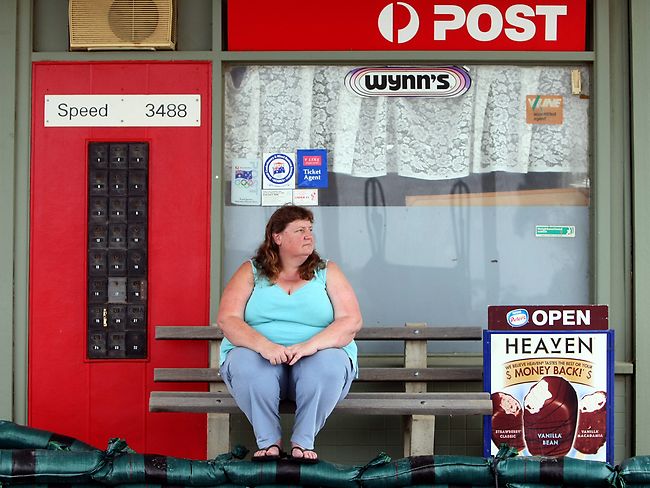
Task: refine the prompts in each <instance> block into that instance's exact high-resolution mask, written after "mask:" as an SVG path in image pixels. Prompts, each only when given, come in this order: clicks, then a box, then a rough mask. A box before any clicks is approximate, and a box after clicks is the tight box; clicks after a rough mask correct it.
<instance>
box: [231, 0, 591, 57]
mask: <svg viewBox="0 0 650 488" xmlns="http://www.w3.org/2000/svg"><path fill="white" fill-rule="evenodd" d="M585 30H586V0H542V1H540V0H486V1H484V2H475V1H473V0H405V1H391V0H367V1H363V2H349V1H346V0H330V1H328V2H326V3H322V2H304V1H302V0H281V1H277V2H268V1H266V0H249V1H244V0H239V1H236V2H229V3H228V49H229V50H231V51H276V50H277V51H348V50H358V51H364V50H368V51H373V50H421V51H443V50H445V51H583V50H584V49H585Z"/></svg>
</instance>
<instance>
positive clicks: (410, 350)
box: [154, 323, 483, 383]
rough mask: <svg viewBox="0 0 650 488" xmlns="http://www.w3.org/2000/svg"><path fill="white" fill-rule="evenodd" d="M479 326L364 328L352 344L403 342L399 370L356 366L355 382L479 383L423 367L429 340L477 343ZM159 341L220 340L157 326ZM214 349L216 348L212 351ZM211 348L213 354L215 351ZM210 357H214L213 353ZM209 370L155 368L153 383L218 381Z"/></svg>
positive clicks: (477, 371) (208, 333) (474, 376)
mask: <svg viewBox="0 0 650 488" xmlns="http://www.w3.org/2000/svg"><path fill="white" fill-rule="evenodd" d="M482 337H483V330H482V329H481V328H480V327H427V326H426V324H421V323H417V324H406V326H401V327H396V326H382V327H365V328H362V329H361V330H360V331H359V332H358V333H357V335H356V337H355V340H356V341H404V365H403V367H380V368H375V367H365V366H363V365H362V366H360V368H359V378H358V380H357V381H367V382H407V383H408V382H428V381H481V379H482V378H483V368H482V367H481V366H452V367H435V368H430V367H427V343H428V342H429V341H433V342H440V341H481V340H482ZM156 339H159V340H210V341H216V342H217V343H218V341H221V339H223V333H222V332H221V329H219V328H218V327H216V326H157V327H156ZM215 349H216V348H215ZM215 349H213V351H215ZM213 355H214V354H213ZM211 363H212V366H213V367H211V368H156V370H155V371H154V380H155V381H178V382H184V381H185V382H187V381H191V382H195V381H198V382H218V381H221V378H220V376H219V371H218V369H217V368H216V364H215V363H214V361H211Z"/></svg>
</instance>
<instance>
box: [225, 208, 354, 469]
mask: <svg viewBox="0 0 650 488" xmlns="http://www.w3.org/2000/svg"><path fill="white" fill-rule="evenodd" d="M313 221H314V216H313V214H312V212H311V211H310V210H308V209H306V208H303V207H298V206H293V205H288V206H284V207H281V208H279V209H278V210H276V211H275V212H274V213H273V215H272V216H271V218H270V219H269V221H268V223H267V225H266V232H265V237H264V242H263V243H262V244H261V245H260V247H259V248H258V250H257V253H256V255H255V257H254V258H253V259H251V260H250V261H247V262H245V263H243V264H242V265H241V266H240V267H239V269H238V270H237V271H236V272H235V274H234V275H233V277H232V278H231V279H230V282H229V283H228V285H227V286H226V288H225V290H224V293H223V296H222V298H221V304H220V306H219V313H218V316H217V325H218V326H219V327H220V328H221V330H222V331H223V334H224V336H225V339H224V340H223V342H222V344H221V361H222V363H221V377H222V378H223V380H224V382H225V384H226V386H227V387H228V390H229V391H230V393H231V394H232V396H233V397H234V399H235V401H236V402H237V405H238V406H239V408H240V409H241V410H242V411H243V412H244V414H245V415H246V417H247V418H248V420H249V421H250V422H251V424H252V426H253V430H254V432H255V437H256V442H257V446H258V448H259V450H258V451H256V452H255V453H254V455H253V458H252V459H253V461H269V460H276V459H280V458H282V457H284V456H285V454H284V452H283V451H282V447H281V446H282V429H281V426H280V413H279V408H280V400H283V399H289V400H293V401H295V403H296V414H295V420H294V426H293V432H292V435H291V450H290V453H289V456H288V457H289V459H290V460H293V461H295V462H298V463H315V462H318V456H317V454H316V452H315V451H314V450H313V449H314V438H315V437H316V434H317V433H318V432H319V431H320V430H321V429H322V427H323V426H324V425H325V421H326V420H327V417H328V416H329V415H330V414H331V413H332V410H333V409H334V407H335V406H336V404H337V403H338V401H339V400H341V399H342V398H344V397H345V395H347V393H348V391H349V389H350V384H351V383H352V380H353V379H354V377H355V375H356V372H357V370H358V367H357V347H356V344H355V342H354V336H355V334H356V332H357V331H358V330H359V329H360V328H361V326H362V321H361V312H360V310H359V304H358V302H357V298H356V296H355V294H354V291H353V289H352V287H351V286H350V283H349V282H348V280H347V279H346V278H345V276H344V274H343V272H342V271H341V270H340V269H339V267H338V266H336V264H334V263H333V262H331V261H329V262H327V261H324V260H322V259H321V258H320V256H319V255H318V254H317V253H316V251H315V248H314V236H313V234H312V225H313Z"/></svg>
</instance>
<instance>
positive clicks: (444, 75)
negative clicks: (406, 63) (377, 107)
mask: <svg viewBox="0 0 650 488" xmlns="http://www.w3.org/2000/svg"><path fill="white" fill-rule="evenodd" d="M471 84H472V80H471V78H470V76H469V73H468V72H467V70H466V69H465V68H461V67H459V66H442V67H435V68H420V67H411V68H408V67H387V68H357V69H353V70H352V71H350V72H349V73H348V74H347V75H346V76H345V86H347V87H348V89H349V90H351V91H352V92H354V93H356V94H357V95H360V96H362V97H377V96H382V97H445V98H448V97H457V96H460V95H462V94H463V93H465V92H467V90H469V87H470V86H471Z"/></svg>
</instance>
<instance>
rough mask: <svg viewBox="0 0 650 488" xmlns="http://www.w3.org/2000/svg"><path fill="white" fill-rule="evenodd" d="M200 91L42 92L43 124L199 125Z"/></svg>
mask: <svg viewBox="0 0 650 488" xmlns="http://www.w3.org/2000/svg"><path fill="white" fill-rule="evenodd" d="M200 125H201V95H199V94H194V95H181V94H178V95H46V96H45V127H200Z"/></svg>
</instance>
